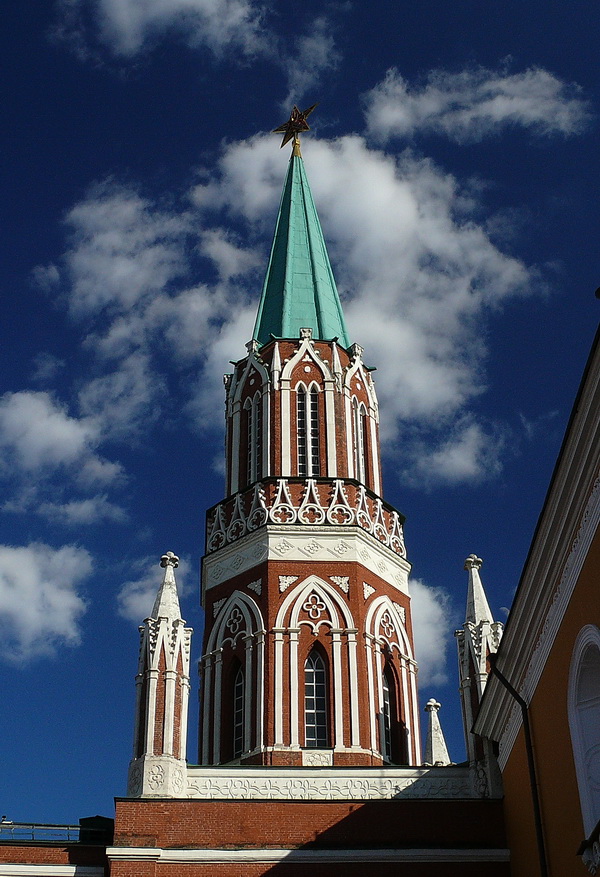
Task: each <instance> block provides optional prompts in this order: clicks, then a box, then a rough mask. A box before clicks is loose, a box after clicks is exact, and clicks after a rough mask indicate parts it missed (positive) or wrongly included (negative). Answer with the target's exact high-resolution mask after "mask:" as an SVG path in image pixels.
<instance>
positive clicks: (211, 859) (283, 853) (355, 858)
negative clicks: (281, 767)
mask: <svg viewBox="0 0 600 877" xmlns="http://www.w3.org/2000/svg"><path fill="white" fill-rule="evenodd" d="M107 853H108V858H109V861H111V862H123V861H135V862H160V863H161V864H165V865H167V864H172V865H194V864H198V865H228V864H235V865H241V864H245V863H247V864H272V863H276V862H283V861H285V862H290V863H292V862H294V863H298V864H304V865H306V866H309V865H316V864H318V863H325V864H333V863H335V862H340V863H343V862H347V863H351V862H356V863H364V864H365V865H366V864H370V863H378V862H381V863H384V862H407V863H411V862H432V863H434V862H465V863H468V862H474V863H477V862H481V863H484V862H508V861H509V859H510V853H509V850H505V849H483V850H482V849H477V850H468V849H467V850H463V849H417V848H412V849H351V850H343V849H342V850H327V849H325V850H314V849H313V850H310V849H309V850H304V849H240V850H223V849H212V850H177V849H169V850H163V849H156V848H149V847H109V848H108V850H107ZM97 873H99V872H97ZM0 877H2V872H1V871H0Z"/></svg>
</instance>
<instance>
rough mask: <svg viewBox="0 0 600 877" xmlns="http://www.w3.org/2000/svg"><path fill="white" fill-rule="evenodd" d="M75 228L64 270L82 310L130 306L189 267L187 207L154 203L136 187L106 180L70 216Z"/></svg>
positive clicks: (76, 309)
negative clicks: (168, 207) (171, 208)
mask: <svg viewBox="0 0 600 877" xmlns="http://www.w3.org/2000/svg"><path fill="white" fill-rule="evenodd" d="M66 222H67V225H68V227H69V229H70V231H71V240H70V247H69V250H68V251H67V253H66V254H65V257H64V265H63V271H62V273H63V275H64V274H66V276H67V279H68V281H69V284H70V295H69V306H70V309H71V311H72V313H73V314H74V315H76V316H85V315H89V314H97V313H99V312H100V311H102V309H104V308H107V309H108V310H109V311H111V312H118V311H126V310H128V309H129V308H131V307H132V306H133V305H135V304H137V303H138V302H139V300H140V299H141V298H148V297H151V296H152V295H153V294H155V293H156V292H157V291H158V290H162V289H164V288H165V286H167V285H168V284H169V283H170V282H171V281H173V280H175V279H176V278H179V277H181V275H182V274H184V273H185V271H186V270H187V263H186V260H185V259H184V258H183V240H184V237H185V235H186V233H187V231H188V218H187V216H186V215H185V213H184V212H179V213H176V212H173V211H171V212H167V211H164V210H160V209H159V208H158V207H157V206H156V205H152V204H151V203H150V202H149V201H148V199H145V198H143V197H142V196H141V195H140V194H139V193H138V192H137V191H135V189H133V188H131V187H127V186H122V185H118V184H116V183H115V182H113V181H110V180H109V181H106V182H104V183H100V184H98V185H96V186H94V187H93V188H92V189H91V190H90V192H89V193H88V196H87V197H86V198H85V199H84V200H83V201H81V202H80V203H79V204H77V205H76V206H75V207H73V209H72V210H71V211H70V212H69V213H68V215H67V217H66Z"/></svg>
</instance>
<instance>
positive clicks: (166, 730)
mask: <svg viewBox="0 0 600 877" xmlns="http://www.w3.org/2000/svg"><path fill="white" fill-rule="evenodd" d="M176 681H177V672H176V671H175V670H165V714H164V717H163V752H164V754H165V755H173V732H174V730H175V683H176Z"/></svg>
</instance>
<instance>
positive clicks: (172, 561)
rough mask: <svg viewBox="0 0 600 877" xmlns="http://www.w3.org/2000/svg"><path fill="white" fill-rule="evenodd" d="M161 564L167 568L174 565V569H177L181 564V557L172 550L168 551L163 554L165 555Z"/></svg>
mask: <svg viewBox="0 0 600 877" xmlns="http://www.w3.org/2000/svg"><path fill="white" fill-rule="evenodd" d="M160 565H161V566H162V568H163V569H165V568H166V567H167V566H172V567H173V569H177V567H178V566H179V558H178V557H177V555H176V554H173V552H172V551H167V553H166V554H163V556H162V557H161V559H160Z"/></svg>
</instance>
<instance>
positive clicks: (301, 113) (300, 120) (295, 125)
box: [273, 104, 318, 147]
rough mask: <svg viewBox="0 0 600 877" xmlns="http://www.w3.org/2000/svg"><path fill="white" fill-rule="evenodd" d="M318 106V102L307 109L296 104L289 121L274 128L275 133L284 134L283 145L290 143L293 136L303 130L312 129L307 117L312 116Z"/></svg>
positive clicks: (296, 135) (295, 136)
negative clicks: (299, 107)
mask: <svg viewBox="0 0 600 877" xmlns="http://www.w3.org/2000/svg"><path fill="white" fill-rule="evenodd" d="M317 106H318V104H313V105H312V107H309V108H308V109H307V110H299V109H298V107H297V106H294V108H293V110H292V112H291V113H290V117H289V119H288V120H287V122H284V123H283V125H280V126H279V128H273V134H283V140H282V141H281V146H282V147H283V146H285V144H286V143H289V142H290V140H292V138H294V139H296V138H297V137H298V134H300V133H301V132H302V131H310V127H309V125H308V122H307V121H306V117H307V116H310V114H311V113H312V111H313V110H314V108H315V107H317Z"/></svg>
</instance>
